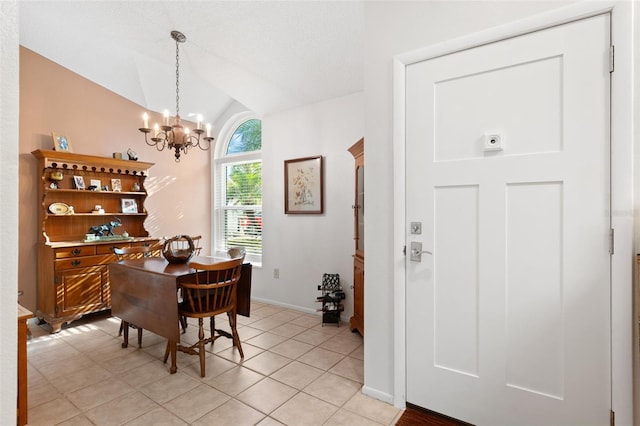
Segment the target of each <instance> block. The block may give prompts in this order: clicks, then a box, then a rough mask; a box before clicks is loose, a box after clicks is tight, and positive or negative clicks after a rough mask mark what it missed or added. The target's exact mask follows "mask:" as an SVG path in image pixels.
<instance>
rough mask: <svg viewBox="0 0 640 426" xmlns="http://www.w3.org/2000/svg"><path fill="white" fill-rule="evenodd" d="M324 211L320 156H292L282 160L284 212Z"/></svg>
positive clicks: (315, 212)
mask: <svg viewBox="0 0 640 426" xmlns="http://www.w3.org/2000/svg"><path fill="white" fill-rule="evenodd" d="M323 212H324V168H323V164H322V156H321V155H316V156H312V157H303V158H294V159H291V160H285V162H284V213H285V214H322V213H323Z"/></svg>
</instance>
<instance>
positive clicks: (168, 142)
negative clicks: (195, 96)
mask: <svg viewBox="0 0 640 426" xmlns="http://www.w3.org/2000/svg"><path fill="white" fill-rule="evenodd" d="M171 38H172V39H174V40H175V42H176V115H175V117H174V120H173V124H172V125H169V113H168V112H165V116H164V119H163V122H162V126H158V125H157V124H156V125H155V126H154V135H155V136H152V137H151V138H149V137H148V134H149V133H151V129H150V128H149V116H148V114H147V113H146V112H145V113H144V115H143V123H144V124H143V127H142V128H140V129H138V130H140V131H141V132H142V133H144V140H145V142H146V143H147V145H149V146H155V147H156V149H157V150H158V151H162V150H163V149H164V148H165V147H169V149H170V150H171V149H172V150H174V151H175V157H176V162H179V161H180V153H181V152H183V153H185V154H186V153H187V152H188V151H189V148H192V147H194V146H197V147H198V148H200V149H202V150H205V151H206V150H208V149H209V148H210V147H211V142H212V141H213V137H211V125H210V124H208V123H207V125H206V128H207V130H206V136H205V137H203V138H202V139H203V141H202V144H201V142H200V136H201V135H202V134H203V133H205V131H204V130H203V129H202V120H201V118H200V116H198V121H197V123H196V128H195V129H193V130H189V128H185V127H184V126H183V125H182V123H181V119H180V47H179V43H184V42H185V41H187V37H186V36H185V35H184V34H182V33H181V32H180V31H175V30H174V31H171ZM192 132H193V134H192ZM149 139H151V141H149Z"/></svg>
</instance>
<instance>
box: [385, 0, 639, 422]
mask: <svg viewBox="0 0 640 426" xmlns="http://www.w3.org/2000/svg"><path fill="white" fill-rule="evenodd" d="M633 7H634V5H633V2H624V1H619V2H618V1H603V2H580V3H577V4H573V5H570V6H566V7H562V8H559V9H556V10H552V11H550V12H547V13H543V14H540V15H536V16H533V17H530V18H526V19H523V20H519V21H516V22H513V23H509V24H506V25H502V26H499V27H496V28H491V29H489V30H486V31H482V32H478V33H475V34H470V35H468V36H464V37H460V38H456V39H453V40H448V41H445V42H442V43H439V44H436V45H432V46H428V47H425V48H423V49H419V50H416V51H412V52H408V53H404V54H401V55H397V56H396V57H394V70H393V71H394V72H393V114H394V116H393V156H394V159H393V165H394V170H395V172H394V176H396V178H395V179H394V186H393V188H394V206H395V207H394V219H393V221H394V228H393V229H394V251H393V253H394V258H393V262H394V318H393V320H394V401H393V402H394V405H395V406H396V407H401V408H404V407H405V403H406V375H407V365H406V325H405V321H406V303H405V300H406V291H405V288H406V282H405V277H406V270H405V269H406V268H405V257H404V255H403V249H404V246H405V244H406V241H405V235H406V229H405V226H406V225H405V223H406V211H405V201H406V200H405V181H404V176H405V172H406V167H405V142H406V141H405V113H406V111H405V90H406V81H405V72H406V67H407V66H409V65H411V64H413V63H416V62H420V61H424V60H428V59H432V58H435V57H438V56H442V55H445V54H450V53H455V52H458V51H461V50H465V49H469V48H472V47H477V46H481V45H483V44H487V43H492V42H496V41H500V40H504V39H506V38H511V37H515V36H519V35H522V34H526V33H529V32H532V31H536V30H541V29H544V28H548V27H552V26H556V25H561V24H564V23H567V22H571V21H574V20H577V19H581V18H585V17H589V16H593V15H598V14H601V13H607V12H610V13H611V17H612V18H611V19H612V24H611V28H612V34H611V41H612V44H613V45H614V46H615V52H616V55H615V72H614V73H613V75H612V79H611V186H612V188H615V189H616V190H615V191H612V194H611V209H612V215H611V217H612V227H613V228H614V229H615V251H614V255H613V256H612V259H611V265H612V266H611V339H612V342H615V344H613V345H611V363H612V367H611V368H612V371H611V380H612V384H611V392H612V397H611V399H612V400H611V406H612V409H613V410H614V411H615V413H616V424H621V425H622V424H633V377H632V376H633V352H634V351H633V346H632V344H633V342H632V340H633V338H632V336H633V324H634V321H633V311H634V309H633V301H634V298H633V285H632V283H634V279H633V270H634V269H633V266H634V257H635V255H634V252H633V251H634V246H633V215H634V213H633V211H634V210H633V208H634V206H633V195H634V188H633V166H634V159H633V135H634V126H633V106H634V104H633V90H632V88H633V75H632V71H633V51H632V39H633V16H634V9H633Z"/></svg>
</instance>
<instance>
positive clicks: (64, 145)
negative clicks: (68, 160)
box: [51, 133, 72, 152]
mask: <svg viewBox="0 0 640 426" xmlns="http://www.w3.org/2000/svg"><path fill="white" fill-rule="evenodd" d="M51 137H52V139H53V149H54V150H55V151H66V152H72V151H71V141H70V140H69V137H68V136H65V135H57V134H55V133H51Z"/></svg>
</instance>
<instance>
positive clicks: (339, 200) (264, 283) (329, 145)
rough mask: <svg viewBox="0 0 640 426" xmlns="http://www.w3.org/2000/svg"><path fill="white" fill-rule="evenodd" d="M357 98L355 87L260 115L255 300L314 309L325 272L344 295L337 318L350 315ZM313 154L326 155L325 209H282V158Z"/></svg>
mask: <svg viewBox="0 0 640 426" xmlns="http://www.w3.org/2000/svg"><path fill="white" fill-rule="evenodd" d="M362 99H363V96H362V93H357V94H353V95H349V96H346V97H341V98H337V99H333V100H330V101H327V102H322V103H318V104H313V105H308V106H305V107H302V108H296V109H292V110H288V111H284V112H281V113H277V114H272V115H268V116H266V117H263V118H262V150H263V165H262V173H263V178H262V179H263V207H262V208H263V223H264V234H263V252H264V255H263V260H262V267H261V268H254V270H253V277H252V278H253V279H252V290H251V296H252V297H253V298H256V299H258V300H264V301H269V302H271V303H275V304H278V305H282V306H291V307H295V308H297V309H302V310H305V311H308V312H315V309H316V308H318V307H319V305H318V304H317V303H316V302H315V300H316V297H317V296H319V295H320V293H319V292H318V290H317V286H318V284H320V280H321V278H322V274H323V273H325V272H330V273H336V272H337V273H339V274H340V278H341V280H342V285H343V287H344V288H345V290H346V293H347V298H346V300H345V311H344V312H343V315H342V318H343V320H349V318H350V317H351V314H352V312H353V297H352V295H353V293H352V290H351V288H350V286H351V284H352V283H353V259H352V257H351V256H352V255H353V253H354V241H353V210H352V208H351V206H352V205H353V194H354V192H353V191H354V188H353V186H354V160H353V157H352V156H351V154H350V153H349V152H348V151H347V149H348V148H349V147H350V146H351V145H353V144H354V143H355V142H356V141H358V139H360V138H361V137H362V135H363V132H364V115H363V109H364V106H363V104H362ZM365 145H366V144H365ZM315 155H322V156H323V157H324V185H325V186H324V190H325V192H324V213H323V214H321V215H318V214H310V215H309V214H294V215H285V214H284V161H285V160H289V159H293V158H301V157H309V156H315ZM275 268H277V269H279V271H280V278H278V279H275V278H274V273H273V272H274V269H275Z"/></svg>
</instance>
